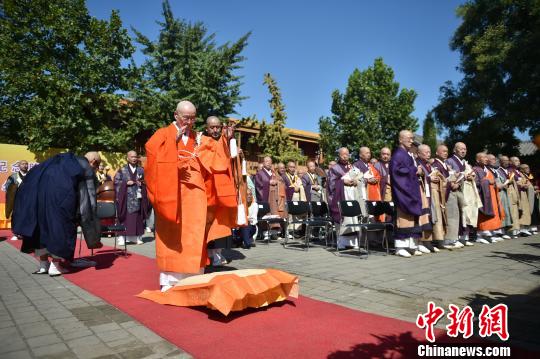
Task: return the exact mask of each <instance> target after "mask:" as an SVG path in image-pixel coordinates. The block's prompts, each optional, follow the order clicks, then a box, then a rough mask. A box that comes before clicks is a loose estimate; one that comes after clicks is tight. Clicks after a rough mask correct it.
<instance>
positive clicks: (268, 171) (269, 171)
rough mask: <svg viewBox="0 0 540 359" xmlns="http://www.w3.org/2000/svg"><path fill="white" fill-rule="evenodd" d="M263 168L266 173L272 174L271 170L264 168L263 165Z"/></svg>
mask: <svg viewBox="0 0 540 359" xmlns="http://www.w3.org/2000/svg"><path fill="white" fill-rule="evenodd" d="M263 170H264V171H265V172H266V173H268V175H269V176H272V171H271V170H267V169H266V168H264V167H263Z"/></svg>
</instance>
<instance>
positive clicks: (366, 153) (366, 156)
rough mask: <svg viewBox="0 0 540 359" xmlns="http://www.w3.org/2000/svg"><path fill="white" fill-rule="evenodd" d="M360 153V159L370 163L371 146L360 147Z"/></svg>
mask: <svg viewBox="0 0 540 359" xmlns="http://www.w3.org/2000/svg"><path fill="white" fill-rule="evenodd" d="M358 152H359V155H360V159H361V160H362V161H364V163H369V161H370V160H371V150H370V149H369V147H365V146H363V147H360V150H359V151H358Z"/></svg>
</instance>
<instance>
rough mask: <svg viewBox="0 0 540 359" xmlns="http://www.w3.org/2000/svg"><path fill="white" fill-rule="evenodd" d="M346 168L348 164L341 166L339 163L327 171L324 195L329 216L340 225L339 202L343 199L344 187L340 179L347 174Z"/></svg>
mask: <svg viewBox="0 0 540 359" xmlns="http://www.w3.org/2000/svg"><path fill="white" fill-rule="evenodd" d="M347 166H349V164H342V163H341V162H339V163H337V164H336V165H335V166H333V167H332V168H331V169H330V170H329V171H328V178H327V181H326V183H327V187H326V191H327V192H326V193H327V199H328V206H329V209H330V214H331V216H332V219H333V220H334V222H335V223H341V216H340V214H339V202H340V201H343V200H344V199H345V195H344V193H345V192H344V186H345V185H344V184H343V179H342V177H343V176H345V174H346V173H347V172H349V169H348V168H347Z"/></svg>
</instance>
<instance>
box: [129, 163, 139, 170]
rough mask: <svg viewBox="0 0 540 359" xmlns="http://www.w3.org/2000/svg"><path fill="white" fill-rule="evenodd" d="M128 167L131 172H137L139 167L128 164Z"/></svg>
mask: <svg viewBox="0 0 540 359" xmlns="http://www.w3.org/2000/svg"><path fill="white" fill-rule="evenodd" d="M128 166H129V168H130V169H131V172H135V171H136V170H137V166H133V165H132V164H131V163H128Z"/></svg>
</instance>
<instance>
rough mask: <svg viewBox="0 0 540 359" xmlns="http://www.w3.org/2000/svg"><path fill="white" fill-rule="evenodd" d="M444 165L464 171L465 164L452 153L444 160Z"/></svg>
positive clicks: (457, 170)
mask: <svg viewBox="0 0 540 359" xmlns="http://www.w3.org/2000/svg"><path fill="white" fill-rule="evenodd" d="M446 165H447V166H450V168H452V169H453V170H454V171H456V172H463V171H465V165H464V164H463V163H462V162H461V160H460V159H459V158H458V157H457V156H456V155H452V157H450V158H448V159H447V160H446Z"/></svg>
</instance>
